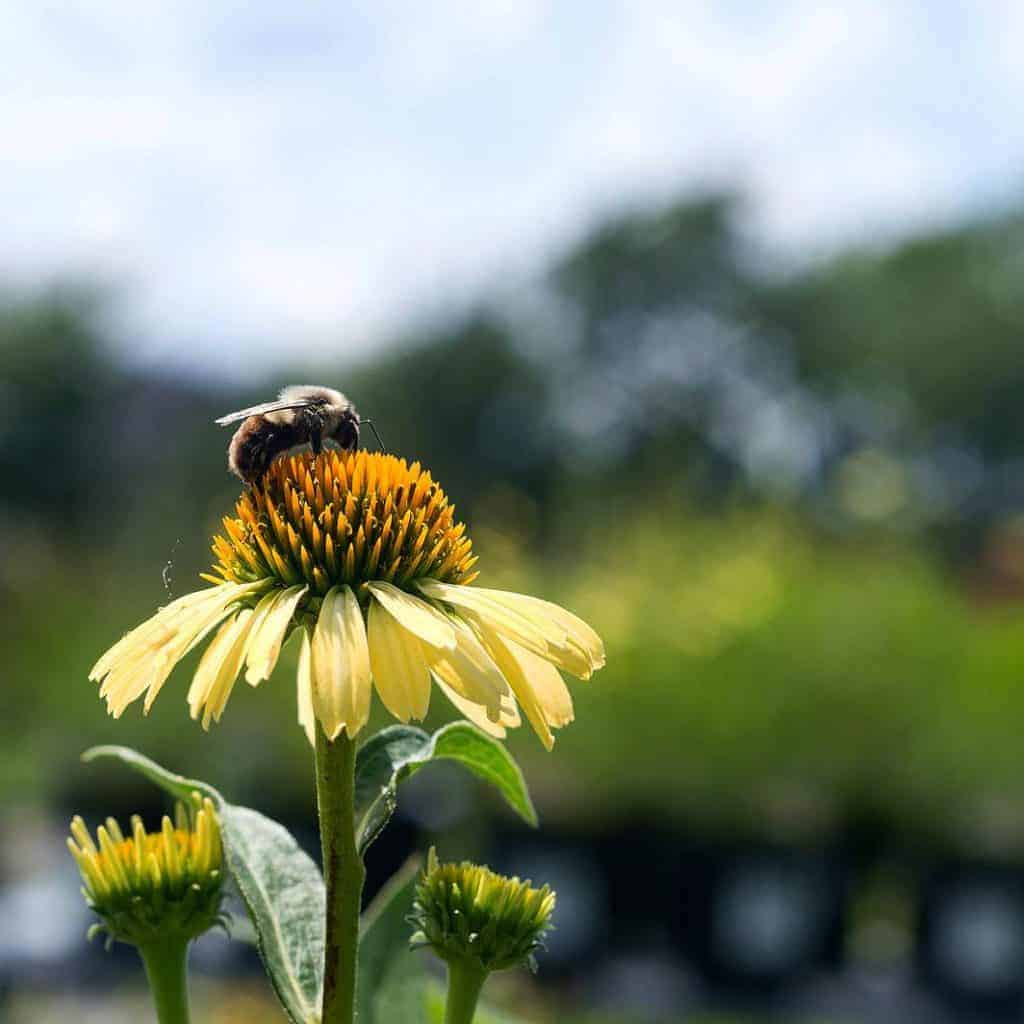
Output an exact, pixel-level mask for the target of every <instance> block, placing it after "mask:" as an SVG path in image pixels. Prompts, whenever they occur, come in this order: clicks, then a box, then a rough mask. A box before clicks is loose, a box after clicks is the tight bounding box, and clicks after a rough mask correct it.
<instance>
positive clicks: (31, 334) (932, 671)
mask: <svg viewBox="0 0 1024 1024" xmlns="http://www.w3.org/2000/svg"><path fill="white" fill-rule="evenodd" d="M740 212H741V211H740V208H739V207H738V206H737V205H736V203H735V201H734V200H733V199H732V198H730V197H726V196H710V197H705V198H702V199H698V200H688V201H686V202H682V203H679V204H677V205H674V206H671V207H669V208H667V209H664V210H656V211H640V212H634V213H631V214H629V215H624V216H621V217H619V218H616V219H614V220H612V221H610V222H608V223H607V224H604V225H601V226H599V227H598V228H597V229H595V231H594V232H593V233H591V234H590V235H589V236H587V237H585V238H583V239H582V240H581V241H580V242H579V244H578V245H577V246H576V247H575V248H574V249H573V250H572V251H571V252H570V253H568V254H566V256H565V258H564V259H562V260H561V261H560V262H559V263H558V264H557V265H556V266H554V267H553V268H552V269H551V271H550V273H549V274H548V275H547V276H546V277H545V278H544V279H543V280H542V281H541V282H540V283H539V285H538V286H537V287H536V288H534V289H532V291H531V292H530V294H522V295H516V296H513V297H512V298H511V299H510V300H508V301H507V302H506V303H505V306H503V307H501V308H498V307H495V308H493V309H492V308H487V307H481V308H480V309H477V310H474V311H471V312H470V313H468V314H466V315H465V316H464V317H463V318H461V319H459V320H457V321H456V322H453V323H452V324H450V325H449V326H447V327H435V328H434V329H432V330H431V331H427V332H425V333H424V334H422V335H418V336H409V337H407V338H405V339H402V340H401V341H400V342H397V343H396V344H394V345H392V346H391V347H389V348H387V349H385V350H383V351H382V352H381V354H380V355H378V356H376V357H375V358H373V359H372V360H369V361H367V362H364V363H361V364H359V365H354V366H353V365H346V364H344V363H343V362H342V361H341V357H340V356H339V359H338V361H337V362H336V363H330V364H327V365H324V366H322V367H321V368H320V369H319V370H318V371H317V374H316V376H318V377H319V378H320V379H322V380H323V381H324V382H325V383H331V384H338V385H341V386H342V387H343V388H344V389H345V390H346V391H347V392H349V393H350V394H352V395H353V396H354V397H355V399H356V401H357V403H358V405H359V407H360V409H361V411H363V412H364V413H366V414H369V415H372V417H373V419H374V421H375V423H376V424H377V425H378V426H379V428H380V431H381V433H382V435H383V438H384V440H385V442H386V444H387V445H388V446H389V447H390V448H391V449H392V450H394V451H396V452H400V453H401V454H403V455H407V456H409V457H410V458H420V459H422V460H423V461H424V462H426V463H427V464H428V465H429V466H430V467H431V468H432V470H433V471H434V472H435V473H436V475H437V476H438V477H439V478H440V479H442V480H443V481H444V483H445V487H446V489H447V490H448V491H449V493H450V494H452V495H453V496H454V498H455V500H456V501H457V504H458V505H459V509H460V511H461V513H462V514H463V515H464V516H466V518H468V519H469V521H470V526H471V528H472V532H473V535H474V538H475V541H476V546H477V548H478V550H479V553H480V554H481V556H482V565H481V567H482V569H483V570H484V574H485V575H484V578H483V581H484V582H487V583H491V584H493V585H498V586H500V585H508V586H520V585H521V586H522V587H523V588H524V589H530V590H532V591H534V592H537V593H541V594H544V595H545V596H549V597H551V598H553V599H555V600H561V601H563V602H565V603H567V604H568V605H569V606H570V607H573V608H574V609H576V610H578V611H579V612H580V613H581V614H583V615H584V616H586V617H587V618H589V619H590V620H591V621H592V622H594V623H595V625H596V626H597V627H598V628H599V629H600V630H601V631H602V632H603V633H604V634H605V636H606V638H607V641H608V648H609V666H608V668H607V669H606V670H605V671H604V672H602V673H601V674H600V675H599V676H598V677H597V678H596V680H595V681H594V682H593V683H590V684H584V685H579V686H576V687H575V688H574V694H575V696H576V700H577V711H578V721H577V723H576V724H575V725H574V726H573V727H572V728H571V729H569V730H566V731H565V733H564V735H563V736H562V737H561V738H560V739H559V745H558V749H557V751H556V755H555V756H554V757H548V756H547V755H543V754H542V752H541V751H540V748H539V747H538V746H537V745H536V744H535V742H534V741H533V740H532V738H531V737H529V736H527V735H517V736H516V737H515V738H514V739H513V740H512V741H511V743H512V745H513V747H514V748H515V750H516V752H517V754H519V755H521V756H523V757H525V759H526V760H527V761H528V762H529V764H528V769H527V770H528V774H529V776H530V779H531V784H532V786H533V788H534V789H535V791H536V793H537V796H538V802H539V804H540V809H541V812H542V815H546V816H548V818H549V819H552V818H554V819H558V818H560V819H562V820H568V819H573V818H575V819H582V818H583V817H584V816H585V817H586V818H587V819H588V820H590V822H591V823H593V820H594V819H600V820H602V821H608V820H612V819H626V818H630V817H635V816H637V815H644V814H654V812H655V809H656V808H665V807H667V808H668V810H669V812H670V813H671V814H672V815H674V816H676V817H677V818H678V819H679V820H681V821H686V822H688V823H691V824H700V825H701V826H702V827H706V828H708V829H714V830H721V829H741V830H745V831H749V832H755V833H759V834H767V835H779V834H784V835H804V834H808V833H813V834H815V835H817V836H820V835H833V836H840V835H842V833H843V830H844V829H845V828H846V827H847V826H848V824H849V823H850V822H853V821H857V820H863V819H869V820H877V821H881V822H884V823H885V828H886V829H901V830H910V831H914V832H915V833H920V834H923V835H925V836H926V837H928V838H930V839H943V840H945V839H949V838H950V837H961V838H963V837H968V838H970V840H971V841H972V842H976V841H978V840H979V839H981V840H983V841H985V842H988V843H990V844H991V845H992V846H993V847H997V848H1000V849H1007V848H1012V849H1017V848H1019V847H1020V846H1021V845H1022V844H1024V782H1022V779H1021V775H1020V772H1019V765H1018V764H1017V754H1016V726H1017V723H1018V722H1019V721H1020V719H1021V717H1022V713H1024V697H1022V696H1021V694H1020V688H1019V666H1020V665H1021V663H1022V660H1024V628H1022V623H1021V621H1020V618H1021V614H1020V611H1019V608H1018V605H1017V604H1016V602H1017V599H1018V598H1019V596H1020V595H1021V593H1022V592H1024V529H1022V527H1021V523H1022V522H1024V520H1020V519H1019V518H1017V517H1018V515H1019V513H1020V512H1021V510H1024V470H1022V468H1021V467H1022V466H1024V460H1022V459H1021V458H1020V456H1021V454H1024V452H1022V449H1024V419H1022V417H1021V415H1020V413H1019V412H1018V409H1017V401H1016V396H1017V395H1018V394H1019V392H1020V390H1021V385H1022V383H1024V381H1022V375H1024V363H1022V362H1021V360H1020V351H1021V347H1020V346H1021V342H1020V339H1021V336H1022V333H1024V276H1022V275H1021V273H1020V269H1021V260H1022V253H1024V227H1022V221H1021V220H1020V219H1019V218H1006V219H1004V220H999V221H996V220H992V221H986V222H980V223H976V224H968V225H965V226H963V227H961V228H959V229H957V230H953V231H948V232H945V233H943V234H939V235H935V236H930V237H925V238H921V239H915V240H912V241H910V242H907V243H906V244H904V245H901V246H899V247H897V248H896V249H894V250H893V251H890V252H858V253H853V254H844V255H841V256H840V257H839V258H837V259H836V260H834V261H833V262H830V263H828V264H825V265H819V266H816V267H813V268H811V269H809V270H805V271H792V272H791V273H789V274H788V275H784V276H780V275H777V274H768V273H767V272H766V271H765V268H763V267H762V266H761V264H760V263H759V259H758V256H759V254H758V253H756V252H754V251H752V250H751V248H750V246H749V245H747V244H746V243H745V242H744V234H743V231H742V219H741V216H740ZM101 313H102V308H101V307H98V306H97V305H96V303H95V301H94V300H93V299H90V298H89V297H88V293H85V292H75V291H69V290H63V291H56V292H52V293H45V294H41V295H38V296H34V297H33V296H30V297H17V296H15V297H10V298H8V299H7V300H5V301H4V303H3V305H2V308H0V387H2V388H3V395H4V403H3V409H4V412H3V414H2V416H0V463H2V465H3V468H4V471H5V472H4V475H3V480H4V484H3V487H2V490H0V522H2V524H3V527H4V535H5V553H4V558H3V559H2V561H0V596H2V600H3V603H4V611H5V614H4V616H3V618H2V620H0V639H2V642H3V646H4V650H5V652H6V658H5V673H6V677H7V681H8V685H7V704H6V713H5V715H4V719H3V724H2V726H0V737H2V739H3V750H4V753H3V755H2V756H0V786H2V787H3V789H4V791H5V793H6V794H7V795H8V796H9V795H13V794H18V798H19V799H21V800H26V801H32V800H39V799H44V798H45V799H57V800H60V801H62V802H72V801H77V802H79V803H80V802H81V801H83V800H89V799H90V798H92V799H99V796H98V795H93V794H95V793H98V791H96V790H95V787H96V785H97V784H99V785H101V786H106V785H109V786H110V789H109V790H106V791H104V792H103V794H102V798H103V799H104V800H105V801H106V803H105V804H104V807H103V811H104V813H109V812H118V811H120V810H121V809H122V808H121V806H120V805H121V804H122V803H123V804H124V805H125V806H124V808H123V809H124V810H125V811H132V810H134V809H135V807H134V806H132V801H133V800H136V799H137V798H138V797H139V793H138V791H134V790H133V791H130V792H129V791H125V790H123V789H122V790H116V791H115V789H114V779H113V776H110V777H107V776H104V775H103V774H102V773H98V772H97V773H96V774H94V773H93V772H90V773H89V776H88V778H87V779H86V778H84V777H83V775H82V773H81V771H80V770H79V769H78V768H77V766H76V762H75V759H76V757H77V754H78V752H79V750H80V749H81V748H83V747H85V746H88V745H91V744H94V743H101V742H118V743H125V744H130V745H134V746H138V747H140V748H141V749H143V750H145V751H146V752H147V753H148V754H150V755H152V756H153V757H155V758H157V759H158V760H161V761H165V762H166V763H168V764H169V765H170V766H171V767H174V768H186V767H187V769H188V771H189V772H190V773H192V774H196V775H200V776H204V777H209V778H211V779H212V780H214V781H216V783H217V784H218V786H219V787H221V788H222V789H223V790H224V792H225V793H226V794H228V795H229V796H230V797H231V798H232V799H234V800H238V801H242V802H246V801H250V802H254V803H257V804H258V805H259V806H261V808H263V809H265V810H267V811H268V812H269V813H274V812H275V810H279V809H280V808H282V807H287V808H289V810H290V811H291V813H292V814H293V815H302V814H303V813H305V812H304V811H303V805H302V804H301V802H300V803H299V805H298V806H296V798H295V794H296V793H303V794H308V793H309V792H310V787H309V773H310V771H311V768H310V763H309V753H308V749H307V748H306V745H305V740H304V738H303V736H302V734H301V732H300V731H299V729H298V728H297V726H295V725H294V723H293V721H292V718H293V717H294V716H293V708H294V697H293V683H292V681H291V680H292V663H291V662H289V661H288V659H287V658H286V659H285V661H286V664H283V665H282V667H281V669H280V670H279V672H278V674H277V676H276V677H275V679H274V680H272V681H271V682H270V683H268V684H265V685H263V686H262V687H260V688H259V689H257V690H255V691H251V692H250V691H249V690H248V688H245V690H246V692H244V693H241V692H240V693H239V694H238V695H237V698H236V699H235V700H233V701H232V704H231V708H230V711H229V712H228V714H227V715H226V716H225V720H224V722H223V723H222V724H221V725H220V726H219V727H217V728H216V729H215V731H214V732H212V733H211V735H210V738H209V739H203V738H202V737H201V734H200V732H199V730H198V727H197V726H194V725H192V724H191V723H187V722H186V721H185V719H184V692H185V688H186V687H185V678H186V672H185V671H179V672H178V673H176V676H175V677H174V678H173V679H172V680H171V682H170V683H169V684H168V687H167V689H166V691H165V693H164V694H163V695H162V696H161V698H160V700H159V701H158V702H157V704H156V706H155V709H154V711H153V714H152V716H151V717H150V718H148V719H144V718H142V717H141V716H140V715H139V714H138V713H137V712H135V711H132V712H130V713H129V714H128V716H126V718H125V719H124V720H123V721H121V722H116V723H115V722H112V721H110V720H109V719H108V718H107V717H106V716H105V713H104V711H103V707H102V705H101V703H100V701H99V700H98V699H97V697H96V694H95V690H94V687H93V686H92V685H91V684H90V683H88V682H87V680H86V674H87V672H88V669H89V667H90V665H91V663H92V662H93V661H94V660H95V658H96V656H97V655H98V654H99V653H100V651H101V650H102V649H104V647H105V646H107V645H108V644H109V643H110V642H111V641H112V640H113V639H115V638H116V637H117V636H118V635H119V634H120V633H121V632H123V631H124V630H125V629H127V628H129V627H130V626H131V625H134V624H135V623H136V622H137V621H139V620H140V619H141V618H143V617H144V616H146V615H148V614H149V613H150V612H151V611H152V610H153V608H154V607H155V606H156V605H158V604H159V603H161V602H164V601H166V600H167V599H168V596H169V595H170V596H177V595H178V594H181V593H183V592H185V591H186V590H187V589H191V588H192V587H193V586H194V585H195V583H196V580H197V577H196V574H197V573H198V572H199V571H200V570H201V569H203V568H204V567H205V566H206V564H207V559H208V553H207V550H206V545H207V543H208V537H209V534H210V531H211V530H212V529H213V528H214V527H215V526H216V525H217V521H218V518H219V516H220V515H222V514H224V513H225V512H227V511H229V510H230V508H231V505H232V502H233V500H234V498H235V496H236V495H237V486H236V482H235V481H234V480H233V479H232V478H231V477H229V476H228V475H227V473H226V472H225V468H224V449H225V447H226V444H227V440H228V434H227V432H225V431H219V430H218V428H216V427H214V426H213V425H212V420H213V418H214V417H215V416H216V415H219V414H221V413H223V412H225V411H228V410H230V409H233V408H238V407H241V406H243V405H245V404H248V403H249V402H250V401H254V400H260V399H263V398H265V397H267V395H268V394H271V393H273V391H275V390H276V389H277V388H278V387H279V386H280V385H281V384H283V383H286V382H287V381H286V380H285V379H283V378H281V379H275V380H273V381H266V382H264V383H262V384H259V385H257V386H254V387H252V388H251V389H249V388H247V389H245V390H244V391H243V390H240V389H238V388H235V387H234V386H233V385H232V382H221V383H217V384H210V383H209V382H202V383H200V382H197V381H192V380H187V379H181V378H173V379H172V378H164V377H160V376H158V375H154V374H149V373H141V372H138V371H135V372H128V371H126V370H125V369H124V368H123V367H122V366H121V365H120V363H119V362H118V360H117V358H116V352H115V349H114V348H113V347H112V345H111V344H110V343H109V342H108V341H107V339H106V335H105V332H104V330H103V328H102V320H101V317H100V314H101ZM341 351H342V347H341V345H339V352H341ZM296 365H298V363H297V364H296ZM303 365H304V364H303ZM311 376H312V375H311V374H310V373H309V372H308V371H303V372H302V374H301V377H302V378H309V377H311ZM366 440H367V443H368V444H372V441H371V439H370V438H369V435H367V438H366ZM936 526H938V527H941V538H942V539H943V541H944V542H945V543H944V547H943V548H942V549H941V550H942V552H943V556H944V557H940V554H939V550H940V549H938V548H936V546H935V545H934V543H933V541H934V538H935V537H936V535H937V534H936V533H935V532H934V530H933V528H934V527H936ZM950 554H952V555H953V557H952V558H949V557H948V556H949V555H950ZM289 653H290V657H292V658H293V657H294V651H292V652H289ZM282 701H283V702H284V703H283V704H282ZM437 704H440V700H439V699H438V701H437ZM282 707H284V708H287V713H283V712H282ZM432 714H434V715H437V716H439V717H443V713H442V712H440V710H439V709H437V710H435V711H434V712H432ZM381 721H383V719H382V720H381ZM666 764H671V765H672V766H673V772H674V778H673V780H672V784H671V785H669V786H666V785H665V782H664V769H665V765H666ZM584 793H585V794H587V799H586V800H583V799H580V796H581V794H584ZM300 799H301V800H308V798H307V797H305V796H304V797H302V798H300ZM112 802H113V803H115V804H117V806H111V803H112ZM83 809H86V808H84V807H83ZM308 813H309V815H310V818H311V815H312V806H311V803H310V806H309V808H308Z"/></svg>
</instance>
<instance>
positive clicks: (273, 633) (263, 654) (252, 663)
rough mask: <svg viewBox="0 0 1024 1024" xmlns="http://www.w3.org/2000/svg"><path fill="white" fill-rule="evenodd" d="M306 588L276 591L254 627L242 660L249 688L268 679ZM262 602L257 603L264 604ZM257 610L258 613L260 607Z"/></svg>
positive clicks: (289, 588)
mask: <svg viewBox="0 0 1024 1024" xmlns="http://www.w3.org/2000/svg"><path fill="white" fill-rule="evenodd" d="M307 589H308V588H306V587H304V586H301V587H288V588H287V589H286V590H279V591H276V592H275V594H274V602H273V604H272V605H271V606H270V607H269V609H268V610H267V612H266V613H265V615H264V617H263V618H262V620H261V621H260V622H259V623H258V624H254V625H253V627H252V639H251V641H250V643H249V650H248V652H247V653H246V658H245V664H246V671H245V680H246V682H247V683H249V684H250V685H251V686H255V685H256V684H257V683H259V682H261V681H262V680H264V679H269V678H270V676H271V673H272V672H273V671H274V666H276V665H277V659H278V657H279V656H280V654H281V645H282V644H283V643H284V638H285V635H286V634H287V632H288V627H289V626H290V625H291V621H292V615H293V614H294V613H295V608H296V606H297V605H298V603H299V601H301V600H302V598H303V597H304V596H305V593H306V590H307ZM268 596H269V595H268ZM266 600H267V598H264V599H263V601H266ZM263 601H261V602H260V604H263ZM256 611H257V613H258V612H259V605H257V608H256Z"/></svg>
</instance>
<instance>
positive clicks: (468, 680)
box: [426, 619, 509, 714]
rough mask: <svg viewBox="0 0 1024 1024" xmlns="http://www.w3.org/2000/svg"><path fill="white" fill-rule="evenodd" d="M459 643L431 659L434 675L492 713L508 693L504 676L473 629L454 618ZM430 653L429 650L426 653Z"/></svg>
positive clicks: (494, 712)
mask: <svg viewBox="0 0 1024 1024" xmlns="http://www.w3.org/2000/svg"><path fill="white" fill-rule="evenodd" d="M452 625H453V626H454V628H455V635H456V639H457V646H456V648H455V650H453V651H444V652H441V653H440V654H435V656H434V657H432V658H430V659H429V660H430V669H431V671H432V672H433V673H434V675H435V677H436V678H438V679H440V680H442V681H443V682H444V683H445V684H446V685H448V686H449V687H450V688H451V689H453V690H454V691H455V692H456V693H458V694H460V695H461V696H462V697H463V698H465V699H466V700H468V701H471V702H473V703H474V704H482V705H483V706H484V707H485V708H487V709H488V711H490V712H491V713H492V714H496V713H497V711H498V710H499V709H500V707H501V702H502V698H503V697H504V696H506V695H507V694H508V692H509V689H508V683H507V682H506V681H505V677H504V676H503V675H502V674H501V672H499V671H498V667H497V665H495V664H494V662H493V661H492V660H491V659H490V657H489V656H488V654H487V652H486V651H485V650H484V649H483V647H481V646H480V641H479V640H477V638H476V636H475V634H474V633H473V631H472V630H471V629H470V628H469V627H468V626H467V625H466V624H465V623H464V622H462V621H460V620H457V619H453V620H452ZM426 653H427V654H428V655H429V654H430V652H429V651H428V652H426Z"/></svg>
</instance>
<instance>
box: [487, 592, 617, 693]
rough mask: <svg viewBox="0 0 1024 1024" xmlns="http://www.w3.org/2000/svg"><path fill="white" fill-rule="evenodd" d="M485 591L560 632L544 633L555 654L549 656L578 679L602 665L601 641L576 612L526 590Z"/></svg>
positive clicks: (535, 620)
mask: <svg viewBox="0 0 1024 1024" xmlns="http://www.w3.org/2000/svg"><path fill="white" fill-rule="evenodd" d="M486 593H487V594H488V595H489V596H490V597H491V598H493V599H494V600H495V601H498V602H499V603H500V604H504V605H505V606H506V607H508V608H511V609H512V610H513V611H516V612H518V613H519V614H521V615H523V616H525V617H526V618H528V619H530V621H531V622H533V623H534V624H536V625H537V626H538V628H542V627H543V626H544V625H546V624H550V625H551V626H552V627H553V628H554V629H556V630H558V631H559V632H560V633H561V639H557V638H555V637H553V636H552V635H550V634H548V642H549V644H550V645H551V647H552V653H555V654H557V655H558V657H557V658H552V659H551V660H552V661H554V662H555V663H556V664H557V665H558V666H559V667H560V668H564V669H565V670H566V671H567V672H569V673H571V674H572V675H574V676H576V677H577V678H579V679H589V678H590V675H591V673H592V672H594V671H596V670H597V669H599V668H602V667H603V666H604V663H605V654H604V643H603V641H602V640H601V638H600V637H599V636H598V635H597V632H596V631H595V630H594V629H592V628H591V627H590V626H589V625H588V624H587V623H586V622H584V621H583V619H581V618H580V617H579V616H578V615H573V613H572V612H570V611H568V610H567V609H565V608H563V607H562V606H561V605H557V604H554V603H553V602H551V601H544V600H542V599H541V598H539V597H532V596H530V595H529V594H516V593H513V592H511V591H505V590H488V591H486Z"/></svg>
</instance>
